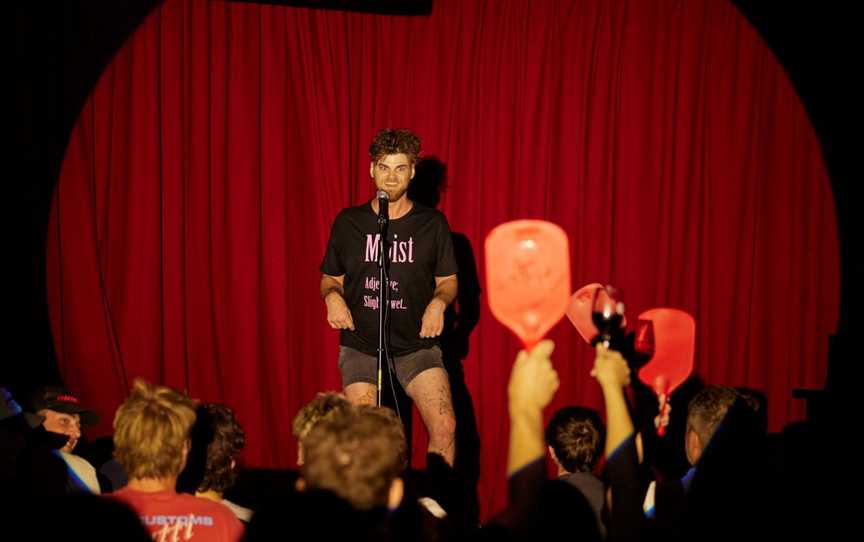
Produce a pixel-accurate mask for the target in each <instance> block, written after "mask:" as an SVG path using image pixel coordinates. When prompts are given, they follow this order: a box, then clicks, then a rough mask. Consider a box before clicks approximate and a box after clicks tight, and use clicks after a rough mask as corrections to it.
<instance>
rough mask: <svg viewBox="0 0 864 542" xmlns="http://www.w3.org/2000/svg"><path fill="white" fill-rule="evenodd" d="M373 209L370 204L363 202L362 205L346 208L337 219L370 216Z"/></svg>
mask: <svg viewBox="0 0 864 542" xmlns="http://www.w3.org/2000/svg"><path fill="white" fill-rule="evenodd" d="M371 212H372V211H371V208H370V207H369V202H368V201H366V202H363V203H361V204H360V205H351V206H350V207H345V208H343V209H342V210H341V211H339V213H338V214H337V215H336V218H340V217H356V216H365V215H367V214H370V213H371Z"/></svg>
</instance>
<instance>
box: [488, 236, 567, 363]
mask: <svg viewBox="0 0 864 542" xmlns="http://www.w3.org/2000/svg"><path fill="white" fill-rule="evenodd" d="M486 283H487V284H488V285H489V308H490V309H491V310H492V314H493V315H494V316H495V318H496V319H497V320H498V321H499V322H501V323H502V324H504V325H505V326H507V327H508V328H510V330H512V331H513V333H515V334H516V336H517V337H519V338H520V339H521V340H522V344H523V345H524V346H525V349H526V350H530V349H531V348H533V347H534V345H536V344H537V343H538V342H540V340H541V339H542V338H543V336H544V335H546V332H547V331H549V329H550V328H551V327H552V326H554V325H555V324H556V323H557V322H558V320H560V319H561V317H562V316H564V311H565V310H566V309H567V303H568V296H569V295H570V256H569V245H568V242H567V234H566V233H564V230H562V229H561V228H560V227H558V226H557V225H555V224H552V223H551V222H546V221H543V220H515V221H513V222H505V223H504V224H501V225H500V226H498V227H496V228H495V229H493V230H492V231H491V232H489V235H487V236H486Z"/></svg>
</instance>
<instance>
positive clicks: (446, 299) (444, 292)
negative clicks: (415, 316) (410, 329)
mask: <svg viewBox="0 0 864 542" xmlns="http://www.w3.org/2000/svg"><path fill="white" fill-rule="evenodd" d="M458 291H459V282H458V281H457V280H456V275H449V276H446V277H435V293H434V294H433V295H432V300H431V301H430V302H429V304H428V305H426V311H425V312H423V321H422V323H421V325H420V337H423V338H427V337H437V336H438V335H441V332H442V331H443V330H444V310H445V309H446V308H447V305H449V304H450V303H452V302H453V300H454V299H456V293H457V292H458Z"/></svg>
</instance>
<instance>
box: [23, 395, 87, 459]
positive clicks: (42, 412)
mask: <svg viewBox="0 0 864 542" xmlns="http://www.w3.org/2000/svg"><path fill="white" fill-rule="evenodd" d="M30 408H31V411H32V412H35V413H36V414H38V415H39V416H41V417H42V418H43V421H42V426H43V427H44V428H45V430H46V431H50V432H52V433H59V434H61V435H66V436H68V437H69V440H68V441H66V445H65V446H63V447H62V448H61V449H60V450H61V451H63V452H71V451H72V450H73V449H75V446H76V445H77V444H78V439H80V438H81V428H82V427H87V426H90V425H95V424H97V423H99V416H97V415H96V414H95V413H94V412H92V411H90V410H88V409H86V408H84V407H82V406H81V403H80V401H79V400H78V398H77V397H75V396H74V395H72V394H71V393H69V391H68V390H66V389H65V388H62V387H59V386H47V387H44V388H40V389H39V390H37V391H36V393H35V394H34V395H33V396H32V398H31V401H30Z"/></svg>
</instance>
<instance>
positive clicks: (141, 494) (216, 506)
mask: <svg viewBox="0 0 864 542" xmlns="http://www.w3.org/2000/svg"><path fill="white" fill-rule="evenodd" d="M111 497H114V498H116V499H117V500H120V501H122V502H124V503H126V504H128V505H129V506H131V507H132V509H134V510H135V512H137V513H138V515H139V516H140V517H141V521H142V522H143V523H144V526H145V527H147V530H148V531H150V534H151V535H153V540H155V541H156V542H180V541H184V542H185V541H187V540H194V541H195V542H237V541H238V540H240V538H241V537H242V536H243V524H242V523H240V520H238V519H237V518H236V517H235V516H234V513H233V512H231V510H230V509H229V508H228V507H227V506H224V505H222V504H220V503H218V502H213V501H208V500H207V499H201V498H198V497H194V496H192V495H189V494H186V493H177V492H175V491H173V490H172V491H157V492H152V493H151V492H145V491H136V490H134V489H129V488H128V487H124V488H123V489H120V490H117V491H115V492H114V493H112V494H111Z"/></svg>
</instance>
